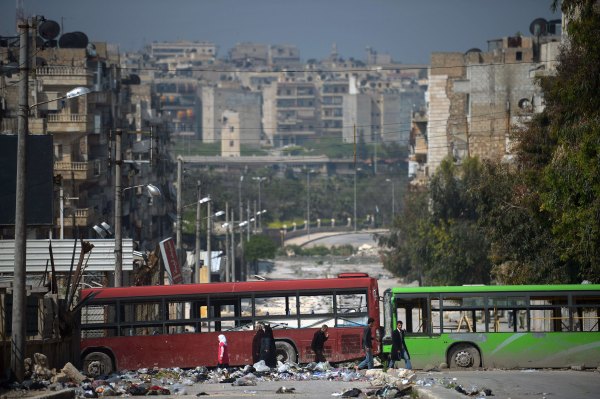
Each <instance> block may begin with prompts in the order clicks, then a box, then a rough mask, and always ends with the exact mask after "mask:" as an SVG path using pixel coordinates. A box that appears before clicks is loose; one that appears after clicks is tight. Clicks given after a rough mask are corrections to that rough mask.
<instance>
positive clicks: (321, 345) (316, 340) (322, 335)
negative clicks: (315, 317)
mask: <svg viewBox="0 0 600 399" xmlns="http://www.w3.org/2000/svg"><path fill="white" fill-rule="evenodd" d="M328 329H329V327H328V326H327V324H323V326H322V327H321V328H320V329H318V330H317V331H316V332H315V335H313V339H312V342H311V344H310V348H311V349H312V350H313V352H315V362H319V363H320V362H326V361H327V359H325V354H324V353H323V352H324V350H325V341H327V339H329V333H328V332H327V330H328Z"/></svg>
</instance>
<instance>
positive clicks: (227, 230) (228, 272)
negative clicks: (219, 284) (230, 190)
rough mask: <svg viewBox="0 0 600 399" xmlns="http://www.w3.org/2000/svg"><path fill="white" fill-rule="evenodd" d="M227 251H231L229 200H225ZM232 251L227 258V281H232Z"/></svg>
mask: <svg viewBox="0 0 600 399" xmlns="http://www.w3.org/2000/svg"><path fill="white" fill-rule="evenodd" d="M225 226H226V229H225V253H228V252H229V202H225ZM230 271H231V253H230V254H229V255H227V257H226V258H225V281H228V282H229V281H231V274H230Z"/></svg>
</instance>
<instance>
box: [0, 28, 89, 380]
mask: <svg viewBox="0 0 600 399" xmlns="http://www.w3.org/2000/svg"><path fill="white" fill-rule="evenodd" d="M17 25H18V28H19V35H20V48H19V65H20V66H21V68H20V73H19V74H20V76H19V78H20V79H19V94H18V97H19V113H18V135H17V168H16V169H17V176H16V180H17V182H16V187H15V269H14V273H13V305H12V306H13V311H12V334H11V352H10V353H11V359H10V365H11V370H13V372H14V375H15V377H16V378H17V380H18V381H23V379H24V376H25V365H24V360H25V352H26V324H25V322H26V320H27V316H26V291H25V282H26V275H27V271H26V264H27V262H26V258H27V237H26V236H27V225H26V219H25V214H26V209H25V207H26V202H25V201H26V184H25V183H26V181H27V170H26V165H27V135H28V134H29V126H28V122H29V121H28V114H29V111H30V110H31V109H32V108H34V107H36V106H38V105H40V104H45V103H47V102H50V101H57V100H61V99H63V98H74V97H79V96H82V95H84V94H87V93H89V92H90V90H89V89H87V88H83V87H81V88H77V89H74V90H71V91H69V92H68V93H67V94H66V95H65V96H62V97H59V98H56V99H53V100H49V101H44V102H40V103H36V104H33V105H31V106H29V98H28V95H29V93H28V92H29V88H28V83H29V69H30V68H29V66H30V55H29V28H30V25H29V21H27V20H20V21H19V22H18V23H17Z"/></svg>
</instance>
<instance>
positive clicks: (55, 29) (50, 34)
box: [38, 20, 60, 40]
mask: <svg viewBox="0 0 600 399" xmlns="http://www.w3.org/2000/svg"><path fill="white" fill-rule="evenodd" d="M59 33H60V25H58V23H57V22H55V21H50V20H46V21H44V22H42V23H41V24H40V26H39V27H38V34H39V35H40V36H41V38H42V39H44V40H54V39H56V38H57V37H58V34H59Z"/></svg>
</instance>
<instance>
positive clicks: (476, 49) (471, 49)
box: [465, 47, 481, 54]
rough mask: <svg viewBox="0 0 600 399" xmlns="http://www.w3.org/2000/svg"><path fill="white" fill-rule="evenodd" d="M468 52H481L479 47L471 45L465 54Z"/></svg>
mask: <svg viewBox="0 0 600 399" xmlns="http://www.w3.org/2000/svg"><path fill="white" fill-rule="evenodd" d="M469 53H481V49H478V48H477V47H473V48H470V49H468V50H467V51H466V52H465V54H469Z"/></svg>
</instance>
